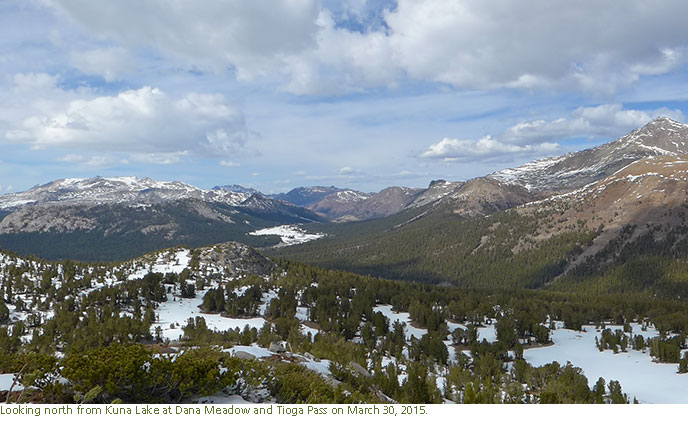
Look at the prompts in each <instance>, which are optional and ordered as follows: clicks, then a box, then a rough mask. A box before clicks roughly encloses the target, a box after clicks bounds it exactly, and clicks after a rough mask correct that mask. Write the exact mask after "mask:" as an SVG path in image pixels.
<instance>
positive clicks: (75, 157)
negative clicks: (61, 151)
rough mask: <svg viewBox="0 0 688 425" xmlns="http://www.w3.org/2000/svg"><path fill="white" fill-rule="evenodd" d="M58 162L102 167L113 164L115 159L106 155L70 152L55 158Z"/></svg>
mask: <svg viewBox="0 0 688 425" xmlns="http://www.w3.org/2000/svg"><path fill="white" fill-rule="evenodd" d="M57 160H58V161H59V162H69V163H77V164H82V165H86V166H88V167H94V168H102V167H106V166H108V165H115V164H116V162H117V161H116V159H114V158H112V157H110V156H106V155H91V156H85V155H79V154H74V153H70V154H67V155H64V156H62V157H60V158H58V159H57Z"/></svg>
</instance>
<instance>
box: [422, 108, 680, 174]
mask: <svg viewBox="0 0 688 425" xmlns="http://www.w3.org/2000/svg"><path fill="white" fill-rule="evenodd" d="M658 116H667V117H670V118H673V119H676V120H678V121H684V120H685V118H684V116H683V113H682V112H681V111H679V110H671V109H667V108H661V109H657V110H653V111H639V110H633V109H624V108H623V105H621V104H604V105H598V106H592V107H581V108H578V109H576V110H574V111H573V112H572V113H571V115H570V116H569V117H566V118H558V119H554V120H549V121H548V120H534V121H524V122H520V123H518V124H516V125H513V126H511V127H509V128H508V129H507V130H506V131H504V132H503V133H502V134H500V135H499V136H497V137H493V136H491V135H487V136H485V137H482V138H481V139H479V140H477V141H474V140H460V139H451V138H444V139H443V140H441V141H440V142H438V143H435V144H432V145H430V146H429V147H428V148H427V149H426V150H425V151H424V152H423V153H422V154H421V155H420V157H421V158H427V159H441V160H445V161H469V160H473V159H485V158H490V159H495V158H500V157H506V156H524V155H536V154H538V155H546V154H552V153H557V152H558V151H559V150H560V145H559V144H558V142H560V141H563V140H567V139H573V138H595V137H610V138H617V137H620V136H622V135H623V134H625V133H628V132H629V131H631V130H633V129H635V128H638V127H641V126H643V125H645V124H647V123H648V122H649V121H651V120H652V119H654V118H656V117H658Z"/></svg>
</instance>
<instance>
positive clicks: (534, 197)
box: [0, 118, 688, 260]
mask: <svg viewBox="0 0 688 425" xmlns="http://www.w3.org/2000/svg"><path fill="white" fill-rule="evenodd" d="M686 141H688V126H687V125H685V124H682V123H679V122H677V121H673V120H671V119H668V118H657V119H655V120H653V121H652V122H650V123H648V124H647V125H645V126H643V127H642V128H639V129H637V130H635V131H633V132H631V133H629V134H628V135H626V136H623V137H621V138H620V139H618V140H615V141H612V142H609V143H607V144H604V145H600V146H597V147H594V148H591V149H587V150H584V151H580V152H573V153H569V154H566V155H563V156H560V157H556V158H546V159H541V160H537V161H533V162H531V163H528V164H525V165H523V166H520V167H516V168H510V169H505V170H501V171H498V172H495V173H492V174H490V175H487V176H484V177H478V178H474V179H471V180H468V181H465V182H448V181H445V180H435V181H432V182H431V183H430V185H429V186H428V187H427V188H425V189H420V188H408V187H397V186H394V187H388V188H386V189H383V190H382V191H380V192H377V193H366V192H360V191H356V190H352V189H340V188H336V187H333V186H330V187H325V186H313V187H300V188H296V189H293V190H291V191H289V192H287V193H280V194H274V195H265V194H262V193H260V192H259V191H257V190H255V189H252V188H245V187H242V186H239V185H223V186H216V187H214V188H212V189H210V190H206V189H200V188H197V187H194V186H191V185H188V184H186V183H182V182H178V181H175V182H160V181H155V180H152V179H149V178H137V177H94V178H85V179H75V178H67V179H62V180H57V181H53V182H50V183H47V184H44V185H40V186H35V187H33V188H31V189H29V190H27V191H25V192H20V193H14V194H7V195H2V196H0V220H1V221H0V247H3V248H6V249H11V250H15V251H18V252H20V253H23V254H28V253H31V254H37V255H41V256H44V257H47V258H64V257H68V256H69V257H72V258H78V259H88V260H106V259H124V258H131V257H132V256H135V255H140V254H142V253H143V252H146V251H147V250H152V249H160V248H164V247H168V246H174V245H179V244H184V245H190V246H202V245H208V244H211V243H218V242H223V241H226V240H237V241H240V242H245V243H248V244H251V245H253V246H256V247H264V246H270V245H275V244H277V243H278V242H279V238H278V237H276V236H255V235H251V234H250V233H251V232H253V231H255V230H259V229H264V228H268V227H273V226H280V225H293V224H298V223H301V224H304V223H316V224H310V225H308V224H306V225H305V227H306V228H309V226H310V227H312V228H314V229H319V230H320V231H322V232H324V233H327V234H329V235H331V237H330V238H325V239H324V240H321V241H319V242H313V243H311V244H315V245H314V246H317V245H318V244H321V245H322V244H326V243H331V242H332V240H333V239H335V240H339V239H337V237H335V236H336V235H344V234H345V233H347V232H349V233H351V232H353V234H356V232H357V231H358V230H356V229H366V228H371V229H372V228H375V229H382V230H384V232H389V230H390V229H395V230H396V229H401V228H403V227H405V226H406V225H407V224H408V223H410V222H416V221H421V222H422V221H426V222H427V221H428V220H432V219H433V218H431V217H434V219H435V220H437V215H438V214H440V215H446V216H448V217H453V218H452V220H454V219H457V218H463V219H467V218H472V217H478V218H479V217H485V216H489V215H491V214H494V213H497V212H500V211H506V210H510V209H513V208H514V207H519V211H526V210H529V211H530V209H529V208H531V209H532V207H527V206H529V205H539V207H538V208H541V207H542V206H543V205H550V204H551V203H552V202H553V200H558V202H563V201H562V200H563V199H568V198H569V197H571V196H574V195H572V194H577V195H576V196H580V195H581V194H582V193H588V191H587V190H588V189H586V191H585V192H582V188H590V187H593V186H594V185H595V184H598V183H600V182H603V181H606V180H605V179H609V178H618V177H619V176H620V175H621V174H619V173H620V172H622V171H623V170H627V169H628V167H631V169H634V168H635V167H637V166H638V164H639V161H644V160H648V161H649V162H648V163H646V164H645V163H644V165H643V167H645V168H647V169H650V170H655V171H648V172H655V173H657V175H662V176H664V175H665V174H661V173H665V171H660V170H659V169H660V168H661V170H664V169H665V168H667V167H677V168H680V164H679V163H678V162H675V163H674V162H672V161H670V160H665V159H663V160H661V161H660V160H657V158H658V157H660V156H661V157H662V158H673V157H676V156H681V155H688V146H687V145H686ZM658 161H659V162H658ZM668 164H672V165H668ZM637 181H638V182H641V183H642V182H644V181H645V179H638V180H637ZM675 184H677V185H678V186H679V187H681V188H683V182H681V181H677V182H675ZM672 187H673V186H672ZM684 189H685V188H684ZM664 190H665V191H666V190H668V189H666V188H665V189H664ZM602 192H604V191H602ZM602 192H600V193H602ZM672 193H673V189H672ZM675 195H676V196H677V197H678V198H680V196H679V195H680V190H679V191H678V192H676V194H675ZM626 196H630V195H627V194H624V195H623V196H621V198H624V199H625V197H626ZM621 198H620V199H621ZM678 198H672V199H678ZM588 202H592V201H588ZM619 202H620V201H619ZM634 205H635V204H633V203H631V204H629V205H628V206H627V208H629V209H633V207H634ZM645 206H646V207H647V204H645ZM597 212H599V208H598V210H597ZM580 214H583V212H580ZM583 215H584V214H583ZM588 215H590V214H588ZM627 216H628V213H627V212H626V214H624V215H623V216H622V217H627ZM581 217H582V215H581ZM616 217H618V216H616ZM562 219H563V218H562ZM582 219H585V218H582ZM566 220H568V218H567V219H566ZM359 221H362V223H360V224H359V225H355V224H354V222H359ZM328 222H329V223H328ZM347 222H348V223H349V224H348V225H347V224H346V223H347ZM612 222H613V223H606V224H607V225H609V224H614V225H616V226H619V225H622V224H623V223H622V222H624V221H623V220H622V221H621V222H619V220H612ZM317 223H323V224H317ZM337 223H341V224H337ZM373 234H375V232H372V233H371V232H369V233H368V236H370V235H373ZM542 235H543V233H540V235H539V237H540V238H542ZM345 236H346V235H345ZM349 236H350V235H348V236H347V237H349ZM386 236H388V235H386ZM344 239H346V238H344ZM308 245H310V244H308ZM597 245H599V243H597ZM301 249H305V248H304V247H293V248H290V250H293V251H294V252H296V251H298V250H301ZM285 252H292V251H289V250H287V251H285ZM301 259H302V260H305V258H301Z"/></svg>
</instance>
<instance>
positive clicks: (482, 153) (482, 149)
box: [420, 135, 559, 161]
mask: <svg viewBox="0 0 688 425" xmlns="http://www.w3.org/2000/svg"><path fill="white" fill-rule="evenodd" d="M558 148H559V145H557V144H556V143H539V144H532V145H530V144H529V145H523V146H519V145H514V144H508V143H502V142H500V141H499V140H497V139H495V138H493V137H492V136H490V135H487V136H485V137H483V138H481V139H480V140H477V141H473V140H459V139H449V138H444V139H442V140H441V141H440V142H439V143H435V144H433V145H430V146H429V147H428V149H427V150H425V152H423V153H422V154H421V155H420V156H421V158H428V159H443V160H445V161H470V160H474V159H495V158H499V157H503V156H506V155H510V156H513V155H524V154H547V153H552V152H556V151H557V149H558Z"/></svg>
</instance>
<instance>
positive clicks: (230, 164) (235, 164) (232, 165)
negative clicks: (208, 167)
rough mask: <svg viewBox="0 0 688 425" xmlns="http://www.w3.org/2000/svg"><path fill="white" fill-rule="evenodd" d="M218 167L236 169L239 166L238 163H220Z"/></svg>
mask: <svg viewBox="0 0 688 425" xmlns="http://www.w3.org/2000/svg"><path fill="white" fill-rule="evenodd" d="M220 165H221V166H223V167H238V166H239V165H240V164H239V163H238V162H232V161H224V160H223V161H220Z"/></svg>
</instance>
